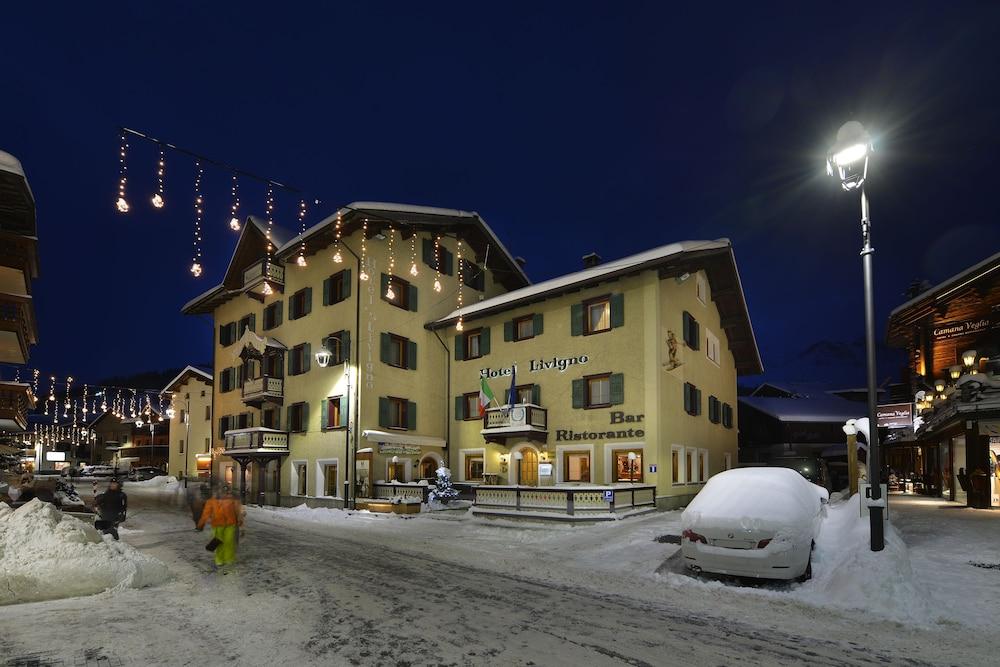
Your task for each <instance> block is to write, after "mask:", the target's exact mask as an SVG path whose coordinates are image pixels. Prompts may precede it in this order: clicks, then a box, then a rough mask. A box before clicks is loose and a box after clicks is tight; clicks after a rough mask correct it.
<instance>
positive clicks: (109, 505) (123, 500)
mask: <svg viewBox="0 0 1000 667" xmlns="http://www.w3.org/2000/svg"><path fill="white" fill-rule="evenodd" d="M94 511H95V512H97V516H98V517H99V518H98V520H97V521H95V522H94V527H95V528H97V529H98V530H100V531H101V532H102V533H104V534H105V535H111V536H112V537H114V538H115V539H116V540H117V539H118V524H120V523H122V522H123V521H125V515H126V513H127V511H128V496H126V495H125V492H124V491H122V485H121V482H119V481H118V480H117V479H112V480H111V481H110V482H109V483H108V490H107V491H105V492H104V493H102V494H99V495H98V496H97V497H96V498H94Z"/></svg>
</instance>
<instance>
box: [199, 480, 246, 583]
mask: <svg viewBox="0 0 1000 667" xmlns="http://www.w3.org/2000/svg"><path fill="white" fill-rule="evenodd" d="M206 523H210V524H212V534H213V536H214V537H215V539H217V540H219V545H218V546H217V547H216V548H215V564H216V565H228V564H229V563H233V562H235V561H236V542H237V538H238V537H239V527H240V526H242V525H243V506H242V505H240V501H239V500H237V499H236V498H235V497H233V496H232V494H231V493H230V492H229V487H228V486H226V487H222V488H221V489H216V491H215V495H214V496H213V497H212V498H209V499H208V500H207V501H206V502H205V508H204V509H203V510H202V511H201V518H200V519H198V524H197V530H203V529H204V528H205V524H206Z"/></svg>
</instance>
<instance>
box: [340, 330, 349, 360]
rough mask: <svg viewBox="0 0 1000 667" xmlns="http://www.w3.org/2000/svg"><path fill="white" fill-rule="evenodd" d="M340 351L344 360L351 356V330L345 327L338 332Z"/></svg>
mask: <svg viewBox="0 0 1000 667" xmlns="http://www.w3.org/2000/svg"><path fill="white" fill-rule="evenodd" d="M340 353H341V354H342V355H343V357H344V360H347V359H350V358H351V332H350V331H348V330H346V329H345V330H343V331H341V332H340Z"/></svg>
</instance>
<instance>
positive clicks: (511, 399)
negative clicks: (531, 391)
mask: <svg viewBox="0 0 1000 667" xmlns="http://www.w3.org/2000/svg"><path fill="white" fill-rule="evenodd" d="M516 378H517V366H511V367H510V390H509V391H508V392H507V407H508V409H511V410H513V409H514V404H515V403H517V379H516Z"/></svg>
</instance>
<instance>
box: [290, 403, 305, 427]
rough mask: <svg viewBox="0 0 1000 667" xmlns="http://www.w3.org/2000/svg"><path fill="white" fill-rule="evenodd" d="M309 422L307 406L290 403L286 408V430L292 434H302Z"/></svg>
mask: <svg viewBox="0 0 1000 667" xmlns="http://www.w3.org/2000/svg"><path fill="white" fill-rule="evenodd" d="M308 421H309V404H308V403H292V404H291V405H289V406H288V430H289V431H291V432H292V433H304V432H305V431H306V428H307V422H308Z"/></svg>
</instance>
